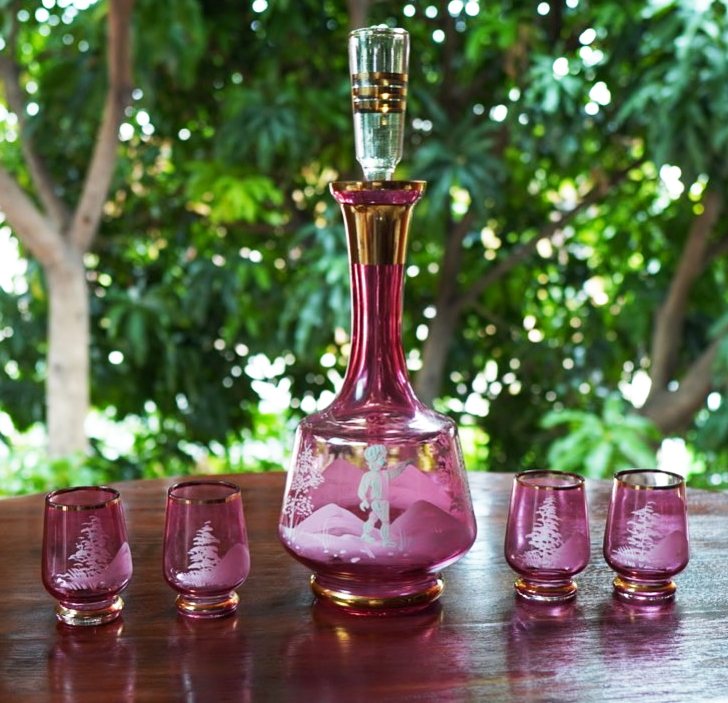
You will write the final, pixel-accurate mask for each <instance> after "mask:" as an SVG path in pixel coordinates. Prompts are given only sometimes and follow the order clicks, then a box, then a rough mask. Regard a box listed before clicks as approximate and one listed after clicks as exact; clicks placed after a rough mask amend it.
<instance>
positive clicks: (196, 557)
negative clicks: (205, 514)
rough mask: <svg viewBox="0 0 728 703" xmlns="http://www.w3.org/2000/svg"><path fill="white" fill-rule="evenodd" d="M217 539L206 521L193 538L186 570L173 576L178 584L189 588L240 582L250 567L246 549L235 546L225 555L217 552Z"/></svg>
mask: <svg viewBox="0 0 728 703" xmlns="http://www.w3.org/2000/svg"><path fill="white" fill-rule="evenodd" d="M218 544H220V540H219V539H218V538H217V537H216V536H215V531H214V529H213V527H212V525H211V523H210V521H209V520H206V521H205V522H204V524H203V525H202V527H200V528H199V529H198V530H197V532H195V536H194V537H193V538H192V547H191V548H190V549H189V551H188V552H187V556H188V557H189V562H188V567H187V571H181V572H179V573H177V574H176V579H177V581H178V582H179V583H180V584H181V585H182V586H187V587H188V588H204V587H209V586H216V587H219V586H225V587H227V586H230V587H233V586H234V585H235V584H237V583H241V582H242V581H243V580H244V578H245V576H246V575H247V572H248V568H249V565H250V561H249V555H248V551H247V547H246V546H244V544H243V543H242V542H237V543H236V544H234V545H233V546H232V547H231V548H230V549H229V550H228V552H227V554H225V556H220V554H219V553H218V546H217V545H218Z"/></svg>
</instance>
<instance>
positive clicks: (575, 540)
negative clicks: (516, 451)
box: [505, 471, 589, 603]
mask: <svg viewBox="0 0 728 703" xmlns="http://www.w3.org/2000/svg"><path fill="white" fill-rule="evenodd" d="M505 557H506V561H507V562H508V564H509V566H510V567H511V568H512V569H513V570H514V571H515V572H516V573H517V574H518V575H519V578H518V579H517V580H516V582H515V589H516V593H518V595H520V596H522V597H523V598H525V599H527V600H530V601H543V602H547V603H548V602H551V603H554V602H560V601H567V600H569V599H571V598H574V597H575V596H576V592H577V584H576V581H574V576H576V575H577V574H579V573H580V572H581V571H583V570H584V569H585V568H586V565H587V564H588V563H589V518H588V514H587V503H586V491H585V488H584V479H583V478H582V477H581V476H577V475H576V474H570V473H562V472H560V471H524V472H523V473H520V474H517V475H516V476H515V478H514V479H513V488H512V491H511V503H510V508H509V510H508V520H507V523H506V538H505Z"/></svg>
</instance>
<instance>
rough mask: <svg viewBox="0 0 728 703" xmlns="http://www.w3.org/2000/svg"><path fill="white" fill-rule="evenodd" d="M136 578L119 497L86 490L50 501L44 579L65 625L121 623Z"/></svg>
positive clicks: (45, 527) (45, 529)
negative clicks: (124, 595)
mask: <svg viewBox="0 0 728 703" xmlns="http://www.w3.org/2000/svg"><path fill="white" fill-rule="evenodd" d="M131 575H132V562H131V551H130V549H129V540H128V538H127V534H126V524H125V522H124V511H123V509H122V505H121V497H120V495H119V493H118V491H116V490H114V489H113V488H107V487H106V486H81V487H77V488H64V489H61V490H57V491H53V492H52V493H49V494H48V495H47V496H46V499H45V512H44V524H43V563H42V578H43V585H44V587H45V589H46V590H47V591H48V593H50V594H51V595H52V596H53V597H54V598H55V599H56V601H57V605H56V617H57V618H58V620H60V621H61V622H63V623H65V624H66V625H103V624H106V623H109V622H112V621H113V620H115V619H116V618H117V617H119V615H120V613H121V610H122V608H123V607H124V602H123V600H122V599H121V596H120V595H119V594H120V593H121V591H122V590H123V589H124V587H125V586H126V585H127V584H128V583H129V581H130V579H131Z"/></svg>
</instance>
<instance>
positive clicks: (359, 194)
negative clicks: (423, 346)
mask: <svg viewBox="0 0 728 703" xmlns="http://www.w3.org/2000/svg"><path fill="white" fill-rule="evenodd" d="M424 185H425V184H424V183H423V182H397V181H382V182H378V181H377V182H367V183H334V184H332V186H331V190H332V193H333V195H334V197H335V198H336V200H337V201H338V202H339V203H340V204H341V208H342V211H343V213H344V221H345V226H346V232H347V237H348V243H349V260H350V267H351V292H352V301H351V302H352V317H351V319H352V325H351V355H350V357H349V365H348V367H347V371H346V377H345V379H344V384H343V387H342V389H341V391H340V393H339V395H338V396H337V400H336V401H335V404H336V405H337V406H340V407H348V408H349V409H353V408H355V407H359V408H362V407H371V408H374V407H385V406H386V407H390V408H391V407H398V408H406V407H411V406H412V405H413V404H416V405H418V404H419V403H418V401H417V399H416V398H415V395H414V392H413V391H412V387H411V385H410V382H409V376H408V373H407V366H406V363H405V357H404V351H403V349H402V299H403V290H404V268H405V256H406V249H407V237H408V234H409V226H410V220H411V214H412V209H413V206H414V204H415V203H416V202H417V200H419V198H420V197H421V195H422V193H423V191H424Z"/></svg>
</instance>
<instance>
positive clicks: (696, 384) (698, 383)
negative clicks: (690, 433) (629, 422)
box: [640, 340, 721, 436]
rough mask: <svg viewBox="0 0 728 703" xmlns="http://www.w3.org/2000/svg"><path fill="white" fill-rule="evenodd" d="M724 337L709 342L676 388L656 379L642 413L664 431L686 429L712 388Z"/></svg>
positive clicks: (671, 432)
mask: <svg viewBox="0 0 728 703" xmlns="http://www.w3.org/2000/svg"><path fill="white" fill-rule="evenodd" d="M720 343H721V340H716V341H714V342H712V343H711V344H710V346H708V348H707V349H706V350H705V351H704V352H703V353H702V354H701V356H700V357H699V358H698V359H697V360H696V361H695V363H694V364H692V366H691V367H690V369H689V370H688V372H687V373H686V374H685V376H684V377H683V378H682V379H681V381H680V385H679V387H678V388H677V390H675V391H670V390H668V389H667V387H665V386H662V387H656V386H655V384H654V382H653V384H652V388H651V390H650V394H649V396H648V398H647V401H646V402H645V404H644V406H643V407H642V409H641V410H640V414H641V415H644V416H645V417H648V418H649V419H650V420H652V422H654V423H655V425H657V427H658V428H659V429H660V431H661V432H662V433H663V434H664V435H666V436H667V435H672V434H678V433H680V432H683V431H684V430H685V428H686V427H687V426H689V425H690V423H691V421H692V419H693V418H694V417H695V413H696V412H697V411H698V410H699V409H700V408H701V407H703V405H704V404H705V399H706V398H707V397H708V394H709V393H710V391H711V390H712V389H713V364H714V362H715V357H716V354H717V351H718V346H719V345H720Z"/></svg>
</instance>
